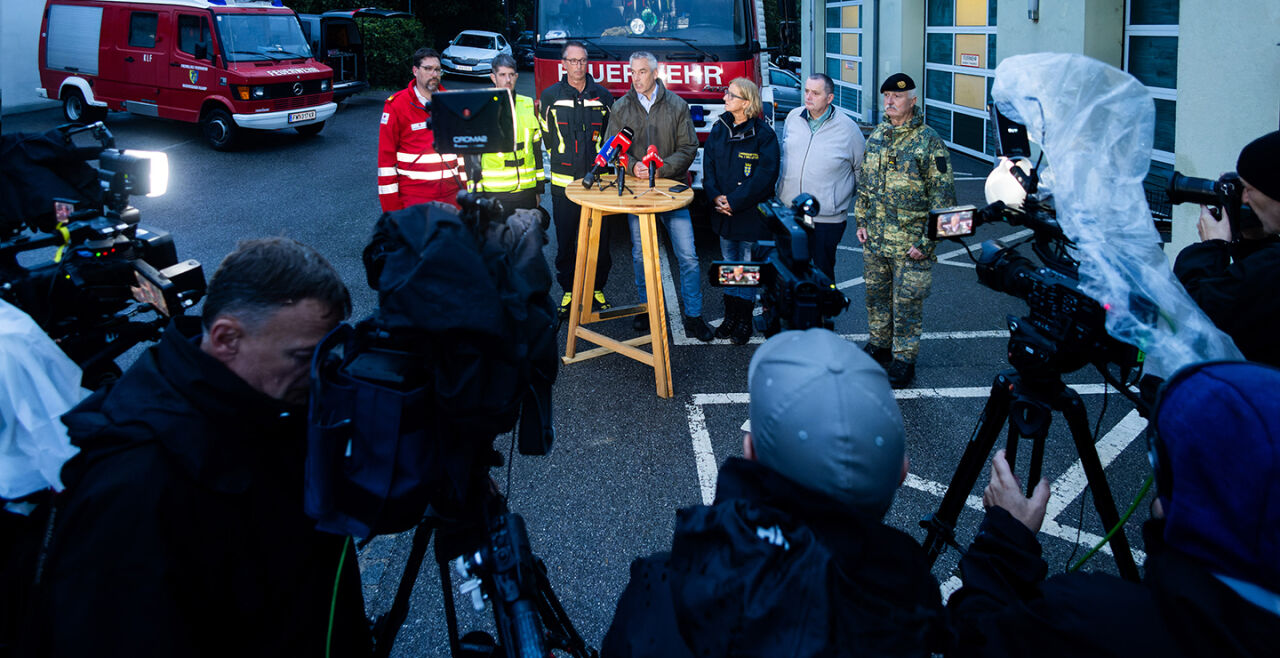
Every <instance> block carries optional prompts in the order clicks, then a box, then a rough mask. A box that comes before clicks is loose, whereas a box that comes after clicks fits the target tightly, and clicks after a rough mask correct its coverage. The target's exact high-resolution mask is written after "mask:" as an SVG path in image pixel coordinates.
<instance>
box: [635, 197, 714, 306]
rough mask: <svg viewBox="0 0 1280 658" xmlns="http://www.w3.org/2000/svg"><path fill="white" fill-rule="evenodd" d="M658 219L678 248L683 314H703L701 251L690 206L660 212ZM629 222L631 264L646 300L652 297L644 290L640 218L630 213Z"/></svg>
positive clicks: (677, 259)
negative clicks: (696, 239)
mask: <svg viewBox="0 0 1280 658" xmlns="http://www.w3.org/2000/svg"><path fill="white" fill-rule="evenodd" d="M657 218H658V220H660V221H661V222H662V223H663V224H665V225H666V227H667V236H668V237H670V238H671V246H672V247H674V248H675V250H676V261H677V262H678V263H679V266H680V297H681V299H682V300H683V301H684V314H685V315H687V316H689V317H694V318H697V317H702V280H701V274H700V272H698V252H697V250H696V249H694V246H693V219H692V218H691V217H689V209H688V208H681V209H680V210H672V211H671V212H664V213H658V217H657ZM627 225H628V226H630V227H631V267H632V269H633V270H634V271H635V276H636V290H637V291H639V293H640V301H641V303H643V302H647V301H649V297H648V296H647V295H646V294H645V289H644V250H643V249H642V248H641V246H640V218H639V217H637V216H635V215H627ZM655 228H656V227H655ZM658 294H662V291H658Z"/></svg>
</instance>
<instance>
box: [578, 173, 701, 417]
mask: <svg viewBox="0 0 1280 658" xmlns="http://www.w3.org/2000/svg"><path fill="white" fill-rule="evenodd" d="M612 180H613V179H612V178H606V179H605V182H606V183H608V182H612ZM677 182H678V181H674V180H669V179H659V180H658V181H657V184H656V185H655V189H661V190H668V188H670V187H671V186H672V185H675V184H677ZM627 185H628V187H630V188H631V189H632V190H634V193H633V192H623V194H622V195H621V196H619V195H618V191H617V190H616V189H608V190H603V191H601V190H599V189H596V188H592V189H590V190H588V189H585V188H583V187H582V182H581V181H574V182H572V183H570V184H569V186H568V187H566V188H565V195H566V196H568V197H569V200H570V201H573V202H574V203H577V204H578V205H580V206H582V219H581V221H580V222H579V223H578V257H577V260H576V262H575V265H574V268H573V291H572V292H573V302H572V304H571V306H570V308H569V339H568V341H567V342H566V344H565V349H564V359H563V361H564V362H565V363H577V362H578V361H585V360H586V359H592V358H595V357H597V356H601V355H604V354H609V353H613V352H617V353H619V354H622V355H624V356H628V357H631V358H633V359H635V360H637V361H639V362H641V363H643V364H645V365H649V366H653V374H654V378H655V380H656V381H657V388H658V397H660V398H669V397H671V394H672V393H671V361H670V359H669V357H668V350H667V306H666V302H665V301H664V299H663V295H662V266H661V265H660V264H659V262H658V231H657V227H656V226H655V225H654V220H655V219H656V215H657V214H658V213H661V212H667V211H671V210H678V209H680V208H683V207H685V206H687V205H689V203H690V202H692V201H693V191H692V190H688V189H686V190H685V191H683V192H679V193H671V192H668V193H667V194H665V195H664V194H644V192H645V191H647V190H648V181H647V180H644V179H637V178H631V177H628V180H627ZM620 213H625V214H628V215H636V216H638V217H639V218H640V248H641V251H642V252H643V255H644V256H643V257H644V282H645V290H646V291H647V292H648V295H647V296H648V298H649V301H648V302H646V303H644V304H634V305H632V306H622V307H618V308H611V309H609V310H607V311H595V310H593V309H592V293H594V291H595V290H594V288H595V280H596V253H597V251H598V250H599V245H600V222H602V221H604V216H605V215H614V214H620ZM640 313H648V314H649V334H648V335H646V336H638V337H636V338H632V339H630V340H624V341H619V340H614V339H612V338H609V337H608V336H604V335H602V334H600V333H598V332H595V331H592V330H590V329H587V328H586V327H584V326H583V325H587V324H591V323H593V322H600V321H603V320H614V319H617V318H625V317H630V316H633V315H638V314H640ZM579 338H582V339H584V340H588V341H590V342H592V343H595V344H596V345H599V346H600V347H597V348H594V349H590V350H586V351H584V352H582V353H578V351H577V340H578V339H579ZM649 343H652V344H653V347H652V351H650V352H646V351H644V350H642V349H639V347H638V346H640V345H645V344H649Z"/></svg>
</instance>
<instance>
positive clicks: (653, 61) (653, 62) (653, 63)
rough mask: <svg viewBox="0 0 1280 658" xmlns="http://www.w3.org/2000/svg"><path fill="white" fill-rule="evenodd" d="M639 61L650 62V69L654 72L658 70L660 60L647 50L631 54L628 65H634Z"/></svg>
mask: <svg viewBox="0 0 1280 658" xmlns="http://www.w3.org/2000/svg"><path fill="white" fill-rule="evenodd" d="M637 59H647V60H649V68H651V69H653V70H654V71H657V70H658V58H657V57H654V56H653V53H651V52H649V51H647V50H641V51H638V52H634V53H631V59H630V60H629V62H628V63H634V62H635V61H636V60H637Z"/></svg>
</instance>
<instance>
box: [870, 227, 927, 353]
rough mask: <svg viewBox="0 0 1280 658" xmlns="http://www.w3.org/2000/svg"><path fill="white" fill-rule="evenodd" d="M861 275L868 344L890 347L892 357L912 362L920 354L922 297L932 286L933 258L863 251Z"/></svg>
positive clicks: (925, 295)
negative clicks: (865, 305) (864, 292)
mask: <svg viewBox="0 0 1280 658" xmlns="http://www.w3.org/2000/svg"><path fill="white" fill-rule="evenodd" d="M862 277H863V279H864V280H865V281H866V286H867V324H868V325H869V326H870V329H871V340H870V343H871V345H873V346H875V347H891V348H892V349H893V358H894V359H897V360H899V361H905V362H907V363H915V361H916V356H917V355H919V354H920V333H921V331H922V324H921V323H922V317H921V316H922V315H923V309H924V298H925V297H928V296H929V288H930V287H931V286H932V285H933V258H926V259H924V260H912V259H911V258H908V257H905V256H904V257H902V258H888V257H885V256H880V255H878V254H874V253H872V252H870V251H865V252H863V254H862Z"/></svg>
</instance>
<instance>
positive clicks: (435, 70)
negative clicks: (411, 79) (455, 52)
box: [413, 66, 440, 73]
mask: <svg viewBox="0 0 1280 658" xmlns="http://www.w3.org/2000/svg"><path fill="white" fill-rule="evenodd" d="M413 68H416V69H422V70H423V71H426V72H427V73H439V72H440V67H439V66H415V67H413Z"/></svg>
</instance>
